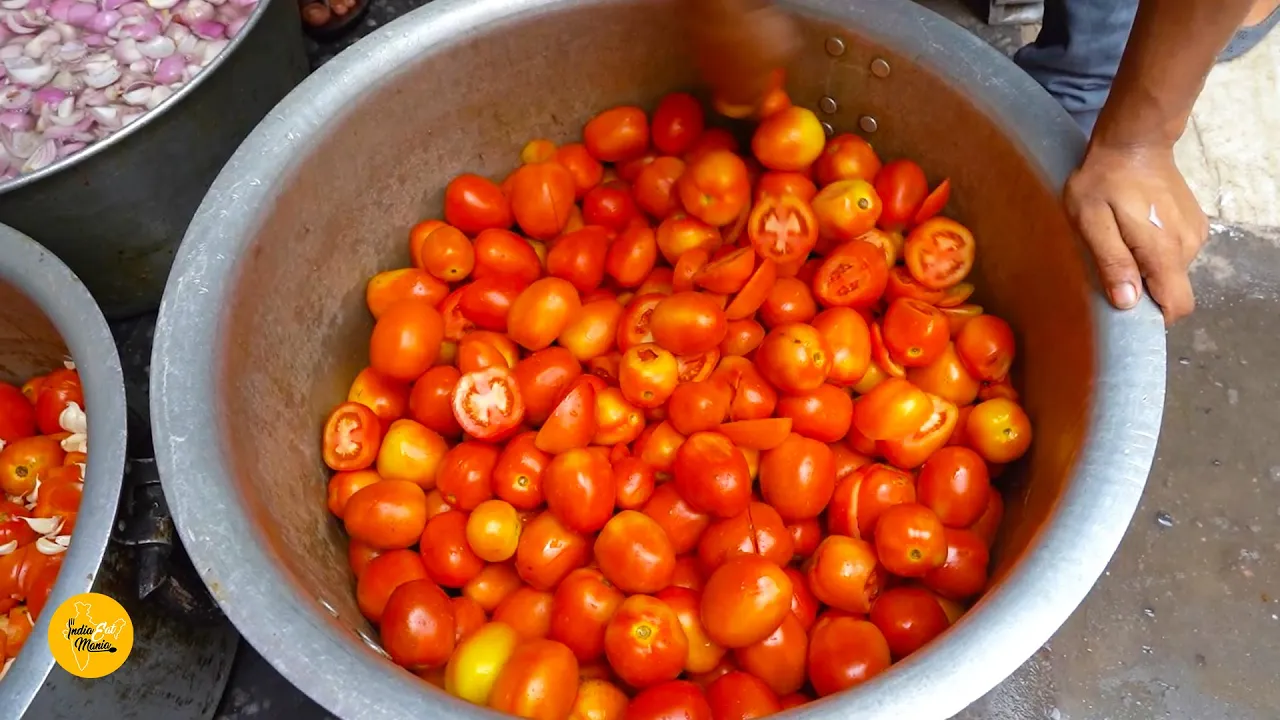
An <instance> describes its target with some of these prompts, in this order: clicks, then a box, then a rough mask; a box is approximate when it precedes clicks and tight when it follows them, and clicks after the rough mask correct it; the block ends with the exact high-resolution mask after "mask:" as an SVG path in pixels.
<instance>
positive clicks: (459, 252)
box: [420, 225, 476, 283]
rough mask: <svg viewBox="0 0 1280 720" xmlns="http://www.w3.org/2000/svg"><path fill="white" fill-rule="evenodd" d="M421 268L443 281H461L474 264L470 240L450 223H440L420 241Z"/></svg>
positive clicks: (473, 250)
mask: <svg viewBox="0 0 1280 720" xmlns="http://www.w3.org/2000/svg"><path fill="white" fill-rule="evenodd" d="M420 252H421V255H422V263H423V269H424V270H426V271H427V272H429V273H431V274H432V275H433V276H434V277H435V278H436V279H438V280H442V281H444V282H447V283H450V282H461V281H463V280H466V279H467V277H468V276H469V275H471V270H472V269H473V268H474V267H475V265H476V251H475V248H474V247H473V246H472V245H471V240H470V238H468V237H467V236H466V235H464V234H463V232H462V231H461V230H459V229H458V228H456V227H454V226H452V225H441V226H440V227H438V228H436V229H435V230H432V231H431V234H430V235H428V236H427V237H426V239H425V240H423V241H422V249H421V251H420Z"/></svg>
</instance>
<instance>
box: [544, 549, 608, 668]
mask: <svg viewBox="0 0 1280 720" xmlns="http://www.w3.org/2000/svg"><path fill="white" fill-rule="evenodd" d="M624 598H625V596H624V595H623V594H622V592H621V591H620V590H618V588H617V587H614V586H613V585H611V584H610V583H609V581H608V580H606V579H605V576H604V575H603V574H602V573H601V572H600V571H599V570H596V569H594V568H578V569H577V570H574V571H573V572H571V573H569V574H568V575H567V576H565V579H564V580H563V581H562V582H561V583H560V585H559V587H557V588H556V592H555V596H554V599H553V600H552V601H551V635H550V637H551V639H552V640H558V641H560V642H562V643H564V644H565V645H566V646H567V647H568V648H569V649H570V650H572V651H573V654H574V656H575V657H577V658H578V662H583V663H586V662H591V661H593V660H598V659H600V658H601V657H603V656H604V632H605V627H606V626H607V625H608V624H609V619H610V618H612V617H613V614H614V613H615V612H617V610H618V607H619V606H620V605H622V601H623V599H624Z"/></svg>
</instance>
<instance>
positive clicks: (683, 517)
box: [641, 483, 711, 555]
mask: <svg viewBox="0 0 1280 720" xmlns="http://www.w3.org/2000/svg"><path fill="white" fill-rule="evenodd" d="M641 512H643V513H644V514H645V515H648V516H649V517H651V518H653V520H654V522H656V523H658V525H659V526H661V527H662V530H663V531H664V532H665V533H666V534H667V537H668V538H670V540H671V547H672V549H673V550H675V552H676V554H677V555H683V554H684V553H687V552H689V551H690V550H692V549H694V548H695V547H697V546H698V540H699V538H701V537H702V533H703V532H704V531H706V529H707V526H709V525H710V524H711V516H709V515H707V514H706V513H703V512H699V511H697V510H695V509H693V507H692V506H691V505H689V503H687V502H685V500H684V498H682V497H680V493H679V492H677V491H676V488H675V485H674V484H672V483H664V484H662V485H659V486H658V487H657V488H656V489H655V490H654V491H653V497H651V498H649V502H647V503H645V506H644V509H643V510H641Z"/></svg>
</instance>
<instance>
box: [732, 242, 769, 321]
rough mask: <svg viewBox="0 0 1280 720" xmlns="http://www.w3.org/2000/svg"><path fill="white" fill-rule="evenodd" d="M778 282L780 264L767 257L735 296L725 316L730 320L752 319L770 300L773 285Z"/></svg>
mask: <svg viewBox="0 0 1280 720" xmlns="http://www.w3.org/2000/svg"><path fill="white" fill-rule="evenodd" d="M777 281H778V264H777V263H775V262H774V261H772V260H770V259H769V258H767V257H766V258H764V259H763V260H761V261H760V265H759V267H757V268H756V271H755V272H754V273H752V274H751V277H750V278H749V279H748V280H747V284H746V285H744V286H742V289H741V290H739V291H738V294H737V295H734V296H733V300H731V301H730V302H729V305H728V307H726V308H725V309H724V316H725V317H726V318H728V319H729V320H742V319H743V318H749V317H751V316H752V315H754V314H755V312H756V311H757V310H759V309H760V306H761V305H764V301H765V300H768V299H769V291H771V290H773V284H774V283H775V282H777Z"/></svg>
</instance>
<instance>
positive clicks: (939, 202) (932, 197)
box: [912, 178, 951, 225]
mask: <svg viewBox="0 0 1280 720" xmlns="http://www.w3.org/2000/svg"><path fill="white" fill-rule="evenodd" d="M950 199H951V179H950V178H948V179H946V180H943V181H942V182H940V183H938V187H936V188H934V189H933V192H931V193H929V197H927V198H925V199H924V202H923V203H921V205H920V209H919V210H917V211H916V216H915V218H914V219H913V220H912V223H913V224H915V225H919V224H921V223H923V222H924V221H926V220H928V219H930V218H932V217H933V216H935V215H937V214H938V213H940V212H942V209H943V208H945V207H946V206H947V201H948V200H950Z"/></svg>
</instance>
